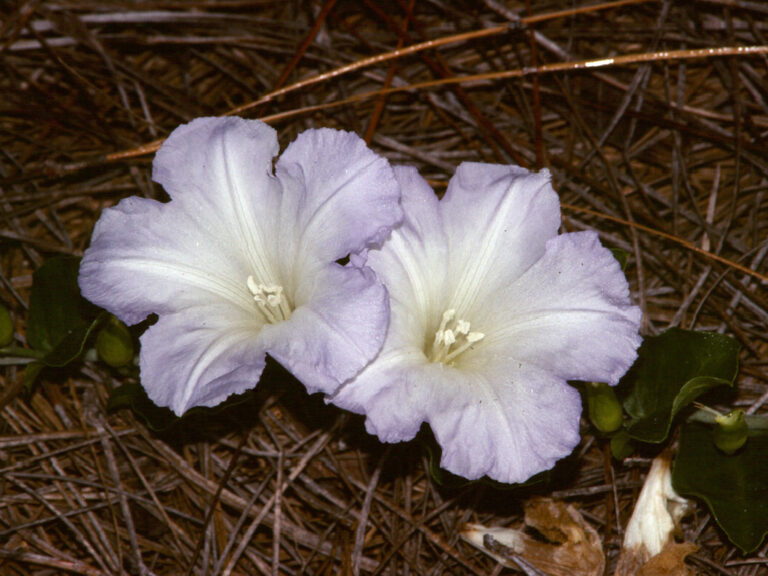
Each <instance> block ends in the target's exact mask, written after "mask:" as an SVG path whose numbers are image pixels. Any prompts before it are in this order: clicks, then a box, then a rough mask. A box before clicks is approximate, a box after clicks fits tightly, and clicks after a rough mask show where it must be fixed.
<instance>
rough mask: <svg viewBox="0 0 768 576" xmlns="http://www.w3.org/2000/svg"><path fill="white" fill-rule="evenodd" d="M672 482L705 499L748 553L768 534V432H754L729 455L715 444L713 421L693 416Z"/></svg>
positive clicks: (684, 491) (681, 490)
mask: <svg viewBox="0 0 768 576" xmlns="http://www.w3.org/2000/svg"><path fill="white" fill-rule="evenodd" d="M672 483H673V485H674V487H675V490H677V492H678V493H680V494H682V495H683V496H695V497H698V498H701V499H702V500H704V501H705V502H706V503H707V505H708V506H709V509H710V511H711V512H712V516H713V517H714V518H715V520H716V521H717V523H718V524H719V525H720V527H721V528H722V529H723V531H725V533H726V534H727V535H728V538H730V539H731V542H733V543H734V544H736V546H738V547H739V548H741V550H742V551H743V552H744V553H745V554H748V553H750V552H753V551H755V550H756V549H757V548H758V547H759V546H760V543H761V542H762V541H763V538H764V537H765V535H766V534H768V436H766V435H764V434H757V435H752V434H750V436H749V438H748V439H747V443H746V444H745V445H744V446H743V447H742V448H741V449H740V450H739V451H738V452H736V453H735V454H732V455H727V454H725V453H723V452H722V451H721V450H718V448H717V447H716V446H715V442H714V438H713V428H712V427H710V426H707V425H706V424H701V423H699V422H689V423H687V424H686V425H685V426H684V427H683V430H682V433H681V435H680V446H679V449H678V456H677V458H676V459H675V465H674V468H673V470H672Z"/></svg>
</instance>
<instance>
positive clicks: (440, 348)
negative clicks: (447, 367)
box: [428, 308, 485, 364]
mask: <svg viewBox="0 0 768 576" xmlns="http://www.w3.org/2000/svg"><path fill="white" fill-rule="evenodd" d="M483 338H485V334H483V333H482V332H470V324H469V322H467V321H466V320H462V319H460V318H459V319H457V318H456V310H455V309H454V308H449V309H448V310H446V311H445V312H443V318H442V320H441V321H440V327H439V328H438V329H437V332H435V340H434V342H433V343H432V350H431V353H430V354H428V356H429V361H430V362H442V363H443V364H451V363H453V361H454V360H455V359H456V358H458V357H459V355H461V354H462V353H463V352H466V351H467V350H468V349H469V348H471V347H472V345H473V344H476V343H477V342H480V340H482V339H483Z"/></svg>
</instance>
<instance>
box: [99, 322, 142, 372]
mask: <svg viewBox="0 0 768 576" xmlns="http://www.w3.org/2000/svg"><path fill="white" fill-rule="evenodd" d="M96 350H97V351H98V352H99V356H100V357H101V359H102V360H104V362H106V363H107V364H109V365H110V366H112V367H114V368H118V367H120V366H125V365H126V364H128V363H130V362H131V361H132V360H133V338H131V333H130V332H129V331H128V327H127V326H126V325H125V324H123V323H122V322H120V320H118V319H117V318H115V317H114V316H113V317H111V318H110V319H109V321H108V322H107V324H106V325H105V326H104V327H103V328H102V329H101V330H99V333H98V334H97V335H96Z"/></svg>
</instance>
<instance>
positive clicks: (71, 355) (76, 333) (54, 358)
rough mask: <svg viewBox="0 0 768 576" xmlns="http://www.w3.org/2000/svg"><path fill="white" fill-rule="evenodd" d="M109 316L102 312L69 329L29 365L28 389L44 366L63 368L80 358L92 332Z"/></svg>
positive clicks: (25, 382) (27, 373)
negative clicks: (39, 357) (83, 323)
mask: <svg viewBox="0 0 768 576" xmlns="http://www.w3.org/2000/svg"><path fill="white" fill-rule="evenodd" d="M108 318H109V314H108V313H107V312H102V313H101V314H99V315H98V316H97V317H96V318H94V319H93V320H92V321H91V323H90V324H88V325H82V324H80V325H78V326H77V327H76V328H74V329H72V330H67V333H66V334H65V335H64V337H63V338H62V339H61V340H59V342H58V343H57V344H56V346H55V347H54V348H53V349H52V350H49V351H48V352H46V354H45V356H43V357H42V358H41V359H40V360H39V361H35V362H32V363H31V364H29V365H28V366H27V368H26V371H25V373H24V385H25V386H26V387H27V389H28V390H29V389H31V388H32V385H33V384H34V383H35V380H37V377H38V376H39V375H40V372H41V371H42V370H43V368H45V367H47V366H50V367H52V368H62V367H64V366H66V365H67V364H69V363H70V362H72V361H74V360H76V359H77V358H79V357H80V355H81V354H82V353H83V349H84V348H85V343H86V342H87V340H88V337H89V336H90V335H91V332H93V330H94V329H95V328H96V327H97V326H99V325H100V324H103V323H104V321H105V320H107V319H108Z"/></svg>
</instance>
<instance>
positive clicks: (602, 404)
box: [586, 382, 624, 434]
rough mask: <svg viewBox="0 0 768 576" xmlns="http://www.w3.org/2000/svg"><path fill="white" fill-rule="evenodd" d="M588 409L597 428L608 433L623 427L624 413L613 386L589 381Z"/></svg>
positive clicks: (590, 417)
mask: <svg viewBox="0 0 768 576" xmlns="http://www.w3.org/2000/svg"><path fill="white" fill-rule="evenodd" d="M586 392H587V409H588V410H589V419H590V420H591V421H592V424H594V425H595V428H597V429H598V430H600V432H603V433H604V434H607V433H609V432H615V431H616V430H618V429H619V428H621V424H622V422H623V420H624V414H623V412H622V409H621V404H619V400H618V398H616V393H615V392H614V391H613V388H611V387H610V386H608V384H605V383H603V382H587V386H586Z"/></svg>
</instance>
